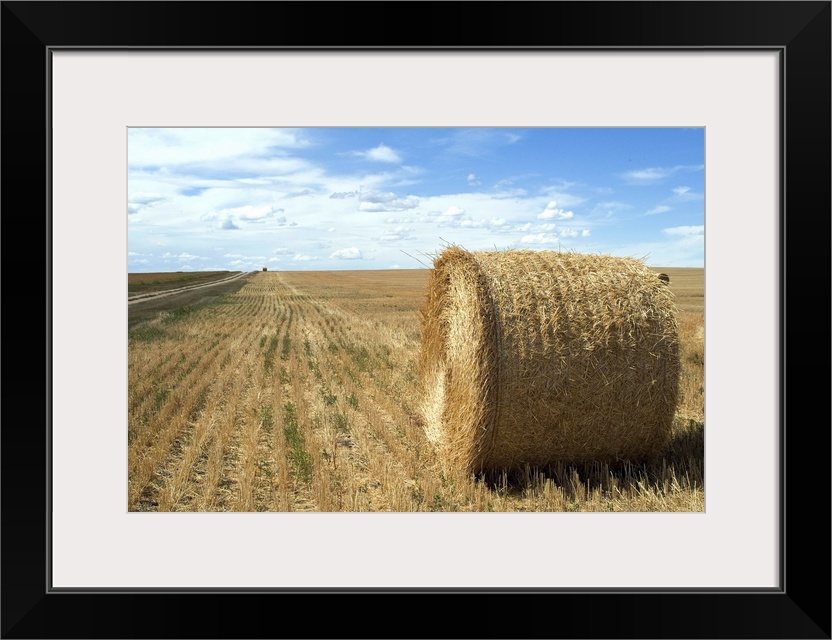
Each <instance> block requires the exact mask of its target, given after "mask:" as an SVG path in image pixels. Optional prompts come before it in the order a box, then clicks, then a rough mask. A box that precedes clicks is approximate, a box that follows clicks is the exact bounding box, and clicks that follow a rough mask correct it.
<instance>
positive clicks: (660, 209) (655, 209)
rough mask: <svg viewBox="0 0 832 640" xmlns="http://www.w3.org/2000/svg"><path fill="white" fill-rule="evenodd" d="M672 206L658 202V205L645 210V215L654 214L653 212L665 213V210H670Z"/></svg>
mask: <svg viewBox="0 0 832 640" xmlns="http://www.w3.org/2000/svg"><path fill="white" fill-rule="evenodd" d="M672 208H673V207H668V206H667V205H665V204H660V205H659V206H657V207H653V208H652V209H650V210H649V211H648V212H647V214H646V215H648V216H652V215H655V214H657V213H667V212H668V211H670V210H671V209H672Z"/></svg>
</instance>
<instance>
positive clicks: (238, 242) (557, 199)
mask: <svg viewBox="0 0 832 640" xmlns="http://www.w3.org/2000/svg"><path fill="white" fill-rule="evenodd" d="M127 149H128V188H127V191H128V194H127V199H128V202H127V222H128V270H129V271H130V272H153V271H204V270H226V269H227V270H231V271H252V270H260V269H262V268H263V267H268V268H269V270H291V271H294V270H326V269H389V268H405V269H413V268H421V267H422V266H423V264H420V262H419V261H421V262H422V263H424V265H427V266H429V265H430V257H429V256H432V255H435V254H437V253H438V252H439V251H441V250H442V248H443V247H444V246H446V245H447V244H458V245H461V246H463V247H465V248H466V249H469V250H485V249H487V250H493V249H494V248H497V249H544V250H556V251H557V250H561V251H575V252H579V253H596V254H610V255H616V256H630V257H635V258H641V259H644V260H645V262H646V263H647V264H648V265H651V266H661V267H703V266H704V248H705V247H704V244H705V228H704V224H705V204H704V158H705V134H704V129H697V128H693V129H676V128H644V129H642V128H620V129H616V128H598V129H594V128H564V129H557V128H505V129H498V128H474V129H458V128H387V129H371V128H312V129H262V128H182V129H175V128H131V129H129V130H128V146H127Z"/></svg>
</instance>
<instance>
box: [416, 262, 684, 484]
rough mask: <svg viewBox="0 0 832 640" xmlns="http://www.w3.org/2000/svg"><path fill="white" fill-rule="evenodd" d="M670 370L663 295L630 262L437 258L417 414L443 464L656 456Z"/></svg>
mask: <svg viewBox="0 0 832 640" xmlns="http://www.w3.org/2000/svg"><path fill="white" fill-rule="evenodd" d="M679 368H680V363H679V344H678V325H677V322H676V310H675V305H674V302H673V294H672V293H671V292H670V289H669V287H667V286H665V285H664V283H663V282H662V281H661V280H659V279H658V278H657V277H656V274H655V273H654V272H652V271H650V270H649V269H648V268H647V267H646V266H645V265H644V264H643V263H642V262H641V261H639V260H635V259H632V258H616V257H610V256H600V255H585V254H575V253H565V254H561V253H558V252H552V251H493V252H492V251H483V252H468V251H465V250H463V249H460V248H458V247H450V248H448V249H446V250H445V251H443V252H442V254H441V255H439V256H438V257H437V258H436V260H435V261H434V267H433V269H432V271H431V273H430V275H429V279H428V286H427V299H426V301H425V305H424V307H423V309H422V337H421V353H420V362H419V372H420V378H421V383H422V390H423V398H422V406H421V413H422V418H423V421H424V424H425V429H426V433H427V436H428V438H429V439H430V440H431V441H433V442H434V443H435V444H436V446H437V448H438V449H439V452H440V456H441V458H442V460H443V463H444V464H445V466H446V468H448V467H449V468H452V469H454V468H455V469H462V470H464V471H466V472H480V471H494V470H504V469H511V468H522V467H524V466H525V465H530V466H541V467H542V466H545V465H547V464H551V463H555V462H564V463H580V462H590V461H607V462H612V461H615V460H631V461H633V460H645V459H649V458H651V457H654V456H655V455H657V454H658V453H659V452H660V451H661V450H662V448H663V447H664V445H665V444H666V442H667V439H668V437H669V434H670V430H671V425H672V421H673V416H674V413H675V410H676V404H677V399H678V388H679Z"/></svg>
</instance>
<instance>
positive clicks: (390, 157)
mask: <svg viewBox="0 0 832 640" xmlns="http://www.w3.org/2000/svg"><path fill="white" fill-rule="evenodd" d="M353 155H355V156H358V157H359V158H364V159H365V160H371V161H373V162H389V163H393V164H396V163H399V162H401V161H402V158H401V156H400V155H399V154H398V153H397V152H396V151H395V150H394V149H391V148H390V147H388V146H387V145H386V144H384V143H382V144H380V145H378V146H377V147H374V148H372V149H367V150H366V151H354V152H353Z"/></svg>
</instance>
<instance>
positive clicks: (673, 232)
mask: <svg viewBox="0 0 832 640" xmlns="http://www.w3.org/2000/svg"><path fill="white" fill-rule="evenodd" d="M662 233H666V234H667V235H669V236H685V237H696V236H704V235H705V225H704V224H702V225H698V226H686V227H670V228H669V229H662Z"/></svg>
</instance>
